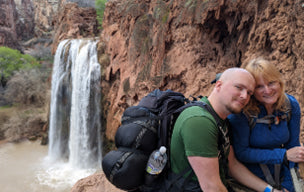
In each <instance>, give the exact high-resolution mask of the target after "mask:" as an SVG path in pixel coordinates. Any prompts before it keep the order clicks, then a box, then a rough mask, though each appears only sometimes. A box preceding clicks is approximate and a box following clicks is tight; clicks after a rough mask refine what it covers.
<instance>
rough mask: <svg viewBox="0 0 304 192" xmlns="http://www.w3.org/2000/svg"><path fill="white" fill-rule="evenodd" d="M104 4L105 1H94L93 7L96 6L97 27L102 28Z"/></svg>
mask: <svg viewBox="0 0 304 192" xmlns="http://www.w3.org/2000/svg"><path fill="white" fill-rule="evenodd" d="M106 2H107V0H96V1H95V5H96V13H97V21H98V23H99V25H100V26H101V28H102V21H103V13H104V10H105V8H106Z"/></svg>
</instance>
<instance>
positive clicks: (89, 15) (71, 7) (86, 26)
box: [52, 3, 99, 53]
mask: <svg viewBox="0 0 304 192" xmlns="http://www.w3.org/2000/svg"><path fill="white" fill-rule="evenodd" d="M53 24H54V27H55V32H54V38H53V51H52V52H53V53H55V52H56V48H57V45H58V44H59V42H60V41H62V40H64V39H68V38H85V37H96V36H97V35H98V33H99V30H98V22H97V20H96V10H95V9H94V8H89V7H78V5H77V4H76V3H67V4H65V5H64V7H63V8H62V9H61V10H60V12H59V13H58V16H57V17H56V18H55V20H54V23H53Z"/></svg>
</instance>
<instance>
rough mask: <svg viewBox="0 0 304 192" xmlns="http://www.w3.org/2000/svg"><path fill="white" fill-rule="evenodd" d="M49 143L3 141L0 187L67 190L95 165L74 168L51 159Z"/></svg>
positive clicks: (19, 191)
mask: <svg viewBox="0 0 304 192" xmlns="http://www.w3.org/2000/svg"><path fill="white" fill-rule="evenodd" d="M47 154H48V147H47V146H42V145H40V142H38V141H36V142H31V141H25V142H21V143H17V144H13V143H4V144H0V170H1V171H0V191H5V192H42V191H43V192H68V191H70V189H71V188H72V186H73V185H74V184H75V183H76V182H77V181H78V180H79V179H81V178H84V177H87V176H89V175H91V174H93V173H94V172H95V171H96V170H94V169H75V168H71V166H70V165H69V163H68V162H51V161H50V160H49V158H48V156H47Z"/></svg>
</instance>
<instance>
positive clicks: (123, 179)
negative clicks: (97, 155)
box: [102, 148, 149, 190]
mask: <svg viewBox="0 0 304 192" xmlns="http://www.w3.org/2000/svg"><path fill="white" fill-rule="evenodd" d="M148 158H149V156H148V155H144V154H143V153H142V152H139V151H137V150H128V149H123V148H118V149H117V150H112V151H110V152H109V153H107V154H106V155H105V156H104V158H103V160H102V168H103V171H104V173H105V175H106V177H107V179H108V180H109V181H110V182H111V183H112V184H114V185H115V186H116V187H118V188H120V189H122V190H133V189H136V188H138V187H139V186H141V185H142V184H143V183H144V176H145V169H146V165H147V162H148ZM132 170H133V171H132Z"/></svg>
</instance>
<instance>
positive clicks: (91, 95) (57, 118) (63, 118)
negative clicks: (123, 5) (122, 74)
mask: <svg viewBox="0 0 304 192" xmlns="http://www.w3.org/2000/svg"><path fill="white" fill-rule="evenodd" d="M100 115H101V114H100V65H99V63H98V61H97V51H96V41H92V40H64V41H62V42H60V44H59V46H58V48H57V51H56V54H55V60H54V67H53V74H52V93H51V105H50V127H49V152H48V158H47V159H48V161H50V162H52V163H55V164H56V163H57V166H55V164H54V166H53V167H50V168H49V170H48V171H47V173H48V174H49V175H48V176H45V178H44V177H43V179H46V178H47V177H54V176H51V174H55V175H57V176H59V175H63V176H62V178H64V177H67V176H66V175H65V174H64V173H62V172H63V171H64V170H66V169H68V170H66V174H68V175H69V176H68V177H71V173H70V171H71V170H75V171H76V170H77V172H75V174H77V175H79V170H89V172H90V173H92V171H94V170H97V169H99V168H101V157H102V154H101V148H102V147H101V137H100V131H101V123H100ZM62 162H63V164H64V165H62ZM59 164H60V165H59ZM63 167H64V168H63ZM58 171H59V172H61V173H60V174H59V173H58ZM84 176H88V174H84ZM55 177H56V176H55ZM78 179H79V178H78ZM52 180H54V178H53V179H52Z"/></svg>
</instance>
